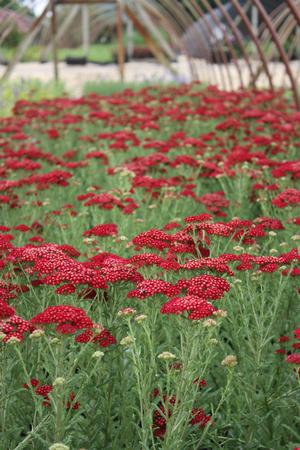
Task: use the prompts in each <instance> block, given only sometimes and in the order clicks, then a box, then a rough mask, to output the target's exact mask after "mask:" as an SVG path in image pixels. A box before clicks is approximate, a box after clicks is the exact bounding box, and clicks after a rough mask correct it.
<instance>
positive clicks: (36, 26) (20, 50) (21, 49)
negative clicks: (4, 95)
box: [0, 3, 49, 83]
mask: <svg viewBox="0 0 300 450" xmlns="http://www.w3.org/2000/svg"><path fill="white" fill-rule="evenodd" d="M48 11H49V3H48V4H47V6H46V7H45V9H44V10H43V11H42V12H41V14H40V15H39V16H38V17H37V18H36V19H35V21H34V22H33V23H32V25H31V27H30V29H29V31H28V33H27V35H26V37H25V38H24V39H23V40H22V42H21V43H20V45H19V46H18V47H17V50H16V52H15V54H14V57H13V58H12V60H11V61H10V63H9V64H8V66H7V67H6V69H5V72H4V73H3V75H2V77H1V79H0V83H2V82H3V81H5V80H6V79H7V78H8V77H9V76H10V74H11V72H12V71H13V69H14V67H15V65H16V64H17V63H18V62H19V61H20V59H21V58H22V56H23V55H24V53H25V52H26V50H27V48H28V47H29V45H30V44H31V42H32V41H33V39H34V38H35V36H36V35H37V33H38V32H39V30H40V28H41V25H42V22H43V20H44V18H45V17H46V14H47V12H48Z"/></svg>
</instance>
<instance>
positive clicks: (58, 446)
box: [49, 442, 70, 450]
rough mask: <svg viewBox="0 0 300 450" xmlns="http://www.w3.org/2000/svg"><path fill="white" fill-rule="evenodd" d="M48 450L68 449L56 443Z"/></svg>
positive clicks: (68, 448)
mask: <svg viewBox="0 0 300 450" xmlns="http://www.w3.org/2000/svg"><path fill="white" fill-rule="evenodd" d="M49 450H70V447H68V446H67V445H65V444H63V443H62V442H56V444H52V445H51V446H50V447H49Z"/></svg>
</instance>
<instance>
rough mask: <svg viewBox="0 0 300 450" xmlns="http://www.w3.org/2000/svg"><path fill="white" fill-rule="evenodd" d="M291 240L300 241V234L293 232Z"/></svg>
mask: <svg viewBox="0 0 300 450" xmlns="http://www.w3.org/2000/svg"><path fill="white" fill-rule="evenodd" d="M291 239H292V241H300V234H294V236H292V237H291Z"/></svg>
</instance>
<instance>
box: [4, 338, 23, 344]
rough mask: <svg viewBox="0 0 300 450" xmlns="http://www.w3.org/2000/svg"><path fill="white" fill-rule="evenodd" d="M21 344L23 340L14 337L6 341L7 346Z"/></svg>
mask: <svg viewBox="0 0 300 450" xmlns="http://www.w3.org/2000/svg"><path fill="white" fill-rule="evenodd" d="M20 342H21V339H20V338H18V337H17V336H12V337H11V338H9V339H8V341H6V343H7V344H10V345H17V344H19V343H20Z"/></svg>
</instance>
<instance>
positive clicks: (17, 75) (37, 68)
mask: <svg viewBox="0 0 300 450" xmlns="http://www.w3.org/2000/svg"><path fill="white" fill-rule="evenodd" d="M238 64H239V67H240V71H241V74H242V79H243V81H244V84H245V85H246V84H247V83H248V81H249V79H250V77H249V70H248V68H247V66H246V64H245V62H244V61H239V62H238ZM192 65H193V70H194V72H195V73H198V76H199V79H201V80H202V81H203V82H205V83H210V84H216V85H217V86H218V87H220V88H225V89H231V88H233V89H238V88H239V86H240V78H239V76H238V72H237V69H236V67H235V66H234V65H233V64H228V65H227V66H226V67H225V66H222V65H219V68H218V69H217V70H216V65H211V64H207V63H206V62H205V61H204V60H194V61H193V64H192ZM256 65H257V67H259V63H257V64H256ZM172 67H173V69H174V70H175V71H176V72H177V73H176V74H175V73H172V72H171V71H170V70H168V69H166V68H165V67H163V66H162V65H160V64H158V63H156V62H154V61H132V62H128V63H126V64H125V81H127V82H143V81H149V82H150V81H151V82H154V83H156V82H160V83H167V82H170V81H178V82H189V81H191V80H192V75H191V66H190V64H189V63H188V61H187V59H186V58H185V57H179V59H178V60H177V62H176V63H173V64H172ZM269 67H270V72H271V73H272V76H273V80H274V85H275V86H282V85H285V86H289V80H288V77H287V75H285V72H284V66H283V64H281V63H270V64H269ZM291 67H292V71H293V73H294V75H295V77H296V79H297V82H298V84H299V85H300V61H293V62H292V63H291ZM4 69H5V67H4V66H0V75H1V74H2V73H3V72H4ZM228 73H230V78H231V80H232V83H231V85H230V82H229V78H228ZM59 74H60V79H61V80H62V81H63V82H64V83H65V86H66V89H67V91H68V92H70V93H71V94H72V95H74V96H78V95H80V94H81V93H82V88H83V86H84V84H85V83H86V82H87V81H119V72H118V66H117V65H116V64H108V65H97V64H86V65H85V66H68V65H66V64H65V63H59ZM28 78H35V79H38V80H40V81H43V82H47V81H50V80H51V79H53V65H52V63H45V64H40V63H34V62H32V63H20V64H17V65H16V67H15V68H14V71H13V73H12V75H11V79H12V80H17V79H28ZM259 86H260V87H266V86H268V83H267V78H266V76H265V75H263V74H262V75H260V77H259Z"/></svg>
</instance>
